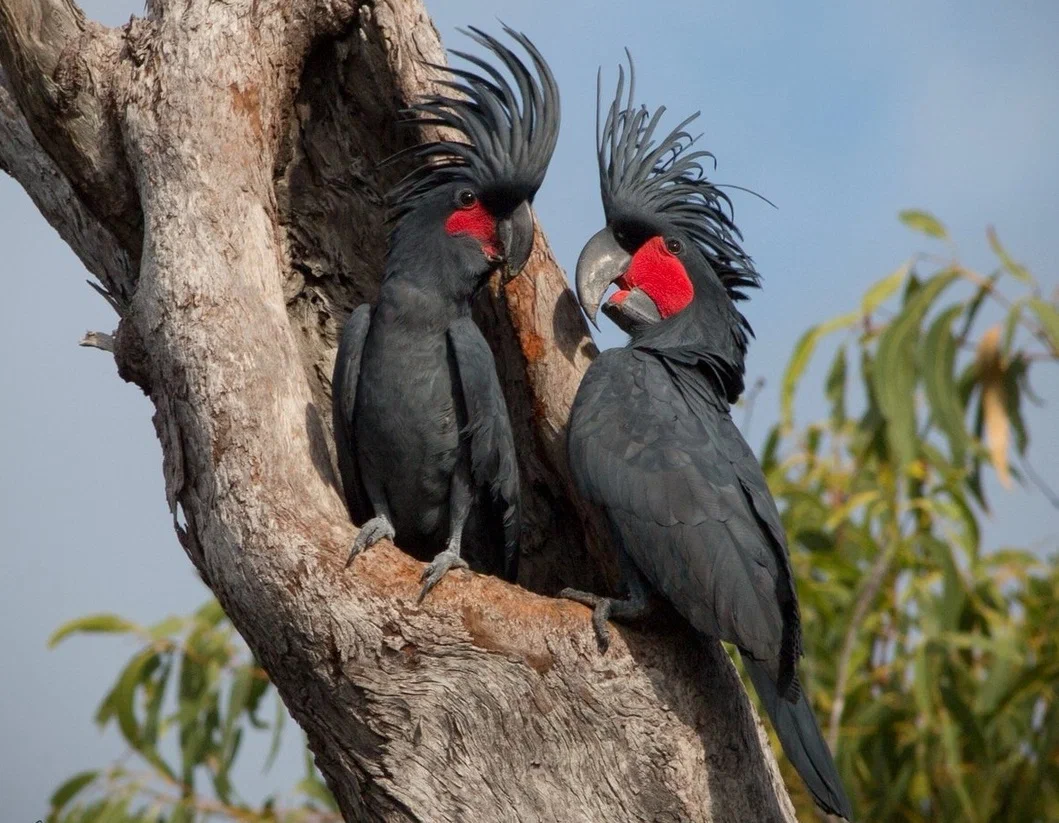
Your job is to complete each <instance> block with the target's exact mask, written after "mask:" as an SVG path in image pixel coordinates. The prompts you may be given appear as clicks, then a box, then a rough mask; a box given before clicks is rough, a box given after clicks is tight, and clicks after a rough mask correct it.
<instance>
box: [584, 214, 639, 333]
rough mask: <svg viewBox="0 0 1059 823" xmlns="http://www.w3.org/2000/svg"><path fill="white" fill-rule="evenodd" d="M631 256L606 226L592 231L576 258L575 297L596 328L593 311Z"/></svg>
mask: <svg viewBox="0 0 1059 823" xmlns="http://www.w3.org/2000/svg"><path fill="white" fill-rule="evenodd" d="M631 261H632V258H631V257H630V256H629V253H628V252H627V251H625V249H623V248H622V247H621V246H620V245H619V244H618V241H617V240H615V239H614V234H613V232H611V230H610V229H609V228H606V229H603V230H602V231H599V232H596V233H595V234H594V235H592V239H590V240H589V241H588V242H587V243H586V244H585V247H584V248H583V249H582V250H581V256H580V257H578V258H577V276H576V280H577V299H578V301H579V302H580V303H581V308H582V309H584V310H585V314H586V315H588V319H589V320H591V321H592V325H593V326H595V327H596V328H597V329H598V328H599V324H598V323H596V315H597V314H598V312H599V304H600V303H601V302H602V301H603V295H604V293H605V292H606V291H607V288H608V287H609V286H610V284H611V283H613V282H614V281H615V280H617V279H618V278H619V277H621V276H622V275H623V274H625V271H626V270H627V269H628V268H629V263H630V262H631Z"/></svg>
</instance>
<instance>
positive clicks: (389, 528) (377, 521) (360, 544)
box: [346, 515, 396, 568]
mask: <svg viewBox="0 0 1059 823" xmlns="http://www.w3.org/2000/svg"><path fill="white" fill-rule="evenodd" d="M395 534H396V532H395V531H394V528H393V524H392V523H391V522H390V519H389V518H388V517H386V516H385V515H380V516H379V517H373V518H371V520H369V521H368V522H367V523H365V524H364V525H363V526H361V527H360V532H359V533H358V534H357V538H356V540H354V541H353V548H352V549H350V550H349V558H348V559H347V560H346V568H349V564H350V563H352V562H353V558H354V557H356V556H357V555H358V554H360V553H361V552H362V551H364V550H365V549H370V548H371V547H372V546H374V545H375V544H376V543H378V542H379V541H380V540H382V539H384V538H386V539H389V540H393V537H394V535H395Z"/></svg>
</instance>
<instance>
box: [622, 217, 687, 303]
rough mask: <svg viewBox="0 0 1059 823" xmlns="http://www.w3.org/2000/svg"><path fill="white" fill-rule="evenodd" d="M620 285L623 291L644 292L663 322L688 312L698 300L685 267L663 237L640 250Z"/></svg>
mask: <svg viewBox="0 0 1059 823" xmlns="http://www.w3.org/2000/svg"><path fill="white" fill-rule="evenodd" d="M618 285H619V286H620V287H621V288H622V289H631V288H637V289H639V290H640V291H642V292H644V293H645V294H646V295H647V296H648V297H650V298H651V300H652V301H653V302H654V304H655V306H656V307H657V308H658V313H659V314H660V315H662V317H663V318H665V317H672V316H673V315H674V314H676V313H677V312H679V311H681V310H682V309H684V308H686V307H687V305H688V304H689V303H690V302H691V300H692V298H693V297H694V296H695V289H694V288H693V287H692V285H691V280H690V279H688V273H687V270H686V269H685V268H684V264H683V263H681V262H680V260H679V259H678V258H677V257H676V256H675V255H674V254H672V253H670V252H669V251H668V250H667V249H666V244H665V240H663V239H662V238H661V237H654V238H652V239H650V240H648V241H647V242H646V243H644V244H643V245H642V246H640V248H639V250H638V251H637V252H636V254H634V255H633V257H632V262H631V263H630V264H629V268H628V270H627V271H626V272H625V274H624V276H623V277H622V278H620V279H619V281H618Z"/></svg>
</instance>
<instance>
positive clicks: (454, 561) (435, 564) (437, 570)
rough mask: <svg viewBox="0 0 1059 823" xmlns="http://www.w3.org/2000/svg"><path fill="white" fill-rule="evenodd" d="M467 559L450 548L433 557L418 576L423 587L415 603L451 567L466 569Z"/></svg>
mask: <svg viewBox="0 0 1059 823" xmlns="http://www.w3.org/2000/svg"><path fill="white" fill-rule="evenodd" d="M466 568H468V566H467V561H466V560H464V559H463V558H462V557H460V556H459V554H457V553H456V552H455V551H453V550H452V549H446V550H445V551H443V552H442V553H441V554H439V555H438V556H437V557H435V558H434V559H433V560H432V561H431V562H430V564H429V565H428V566H427V567H426V568H425V569H423V573H422V574H421V575H420V576H419V579H420V580H423V581H425V582H424V583H423V588H422V589H421V590H420V592H419V598H418V600H417V601H416V602H417V603H422V602H423V598H424V597H426V596H427V593H428V592H429V591H430V590H431V589H432V588H434V587H435V586H436V585H437V584H438V583H439V582H440V581H441V578H443V577H444V576H445V575H446V574H448V573H449V572H450V571H451V570H452V569H466Z"/></svg>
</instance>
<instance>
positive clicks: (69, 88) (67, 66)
mask: <svg viewBox="0 0 1059 823" xmlns="http://www.w3.org/2000/svg"><path fill="white" fill-rule="evenodd" d="M81 53H82V43H81V39H80V38H70V40H69V41H68V42H67V43H66V45H65V46H64V47H63V50H62V52H60V54H59V60H58V62H56V64H55V70H54V71H53V72H52V75H51V79H52V80H53V81H54V83H55V105H56V108H57V109H58V110H59V113H60V114H65V113H67V112H68V111H69V110H70V107H71V106H72V105H73V103H74V101H75V100H76V99H77V95H79V94H80V93H81V92H82V91H83V90H84V89H85V87H86V86H87V85H88V63H87V62H86V61H85V59H84V57H83V56H82V54H81Z"/></svg>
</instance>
